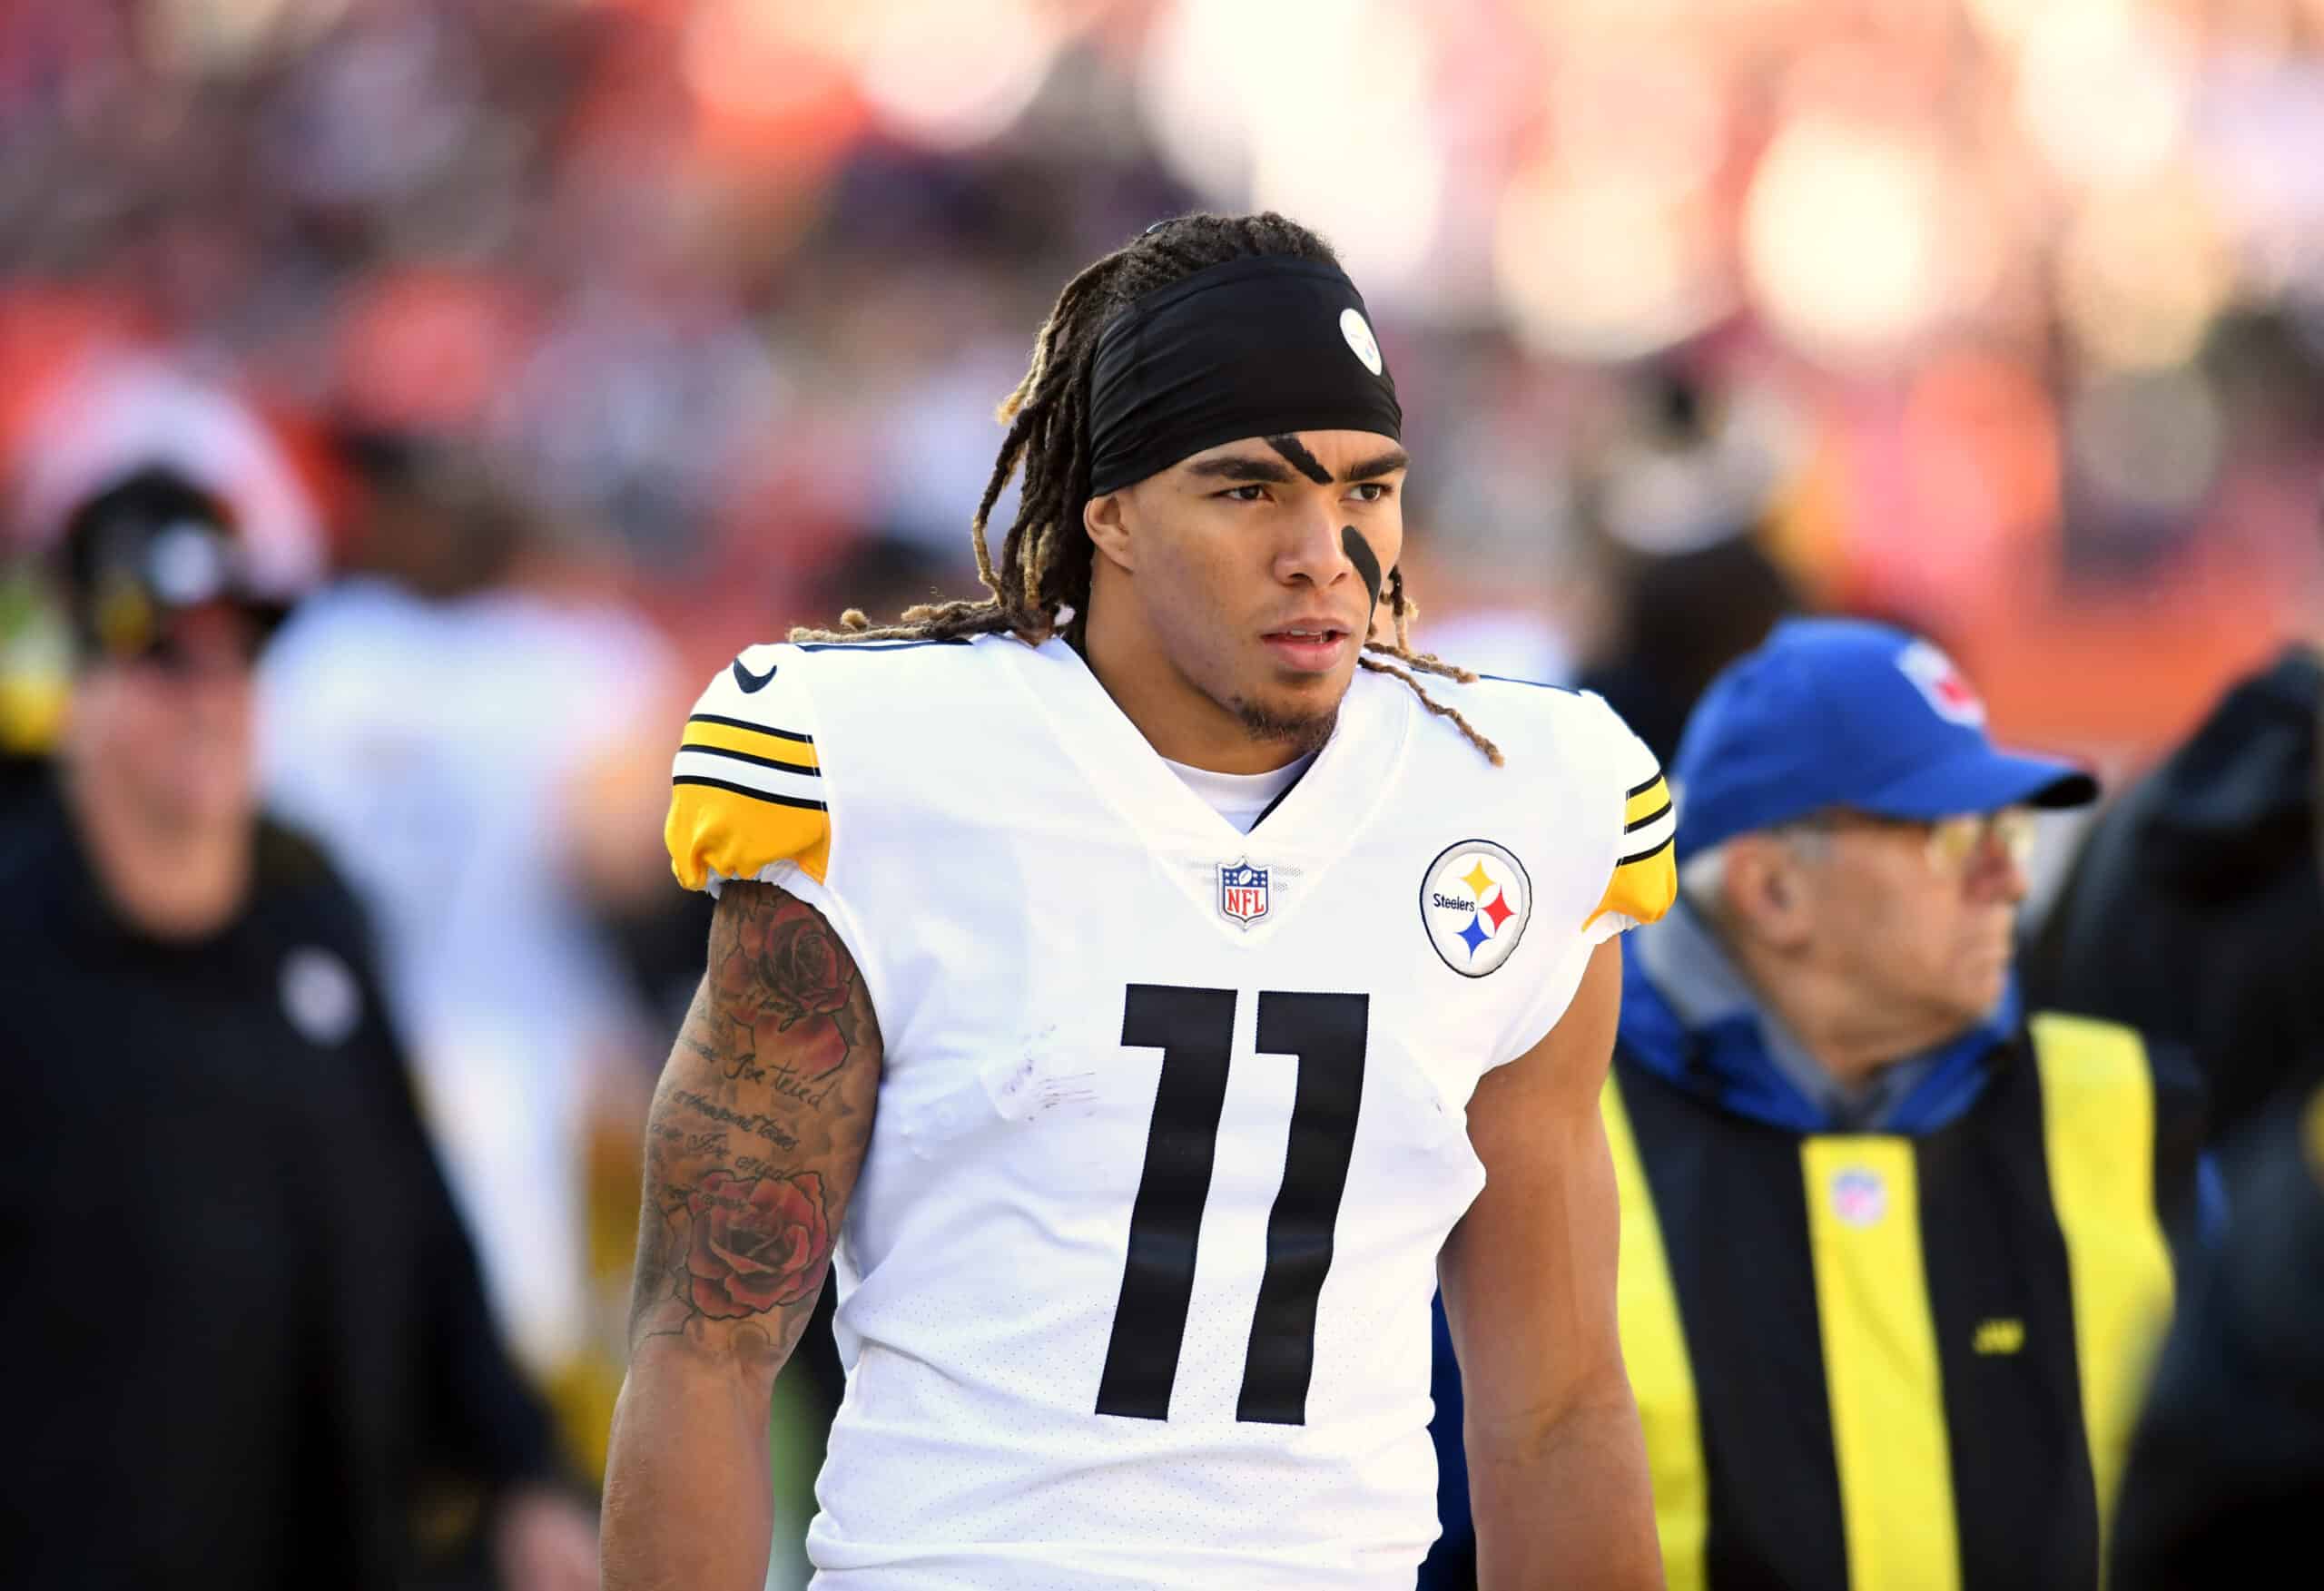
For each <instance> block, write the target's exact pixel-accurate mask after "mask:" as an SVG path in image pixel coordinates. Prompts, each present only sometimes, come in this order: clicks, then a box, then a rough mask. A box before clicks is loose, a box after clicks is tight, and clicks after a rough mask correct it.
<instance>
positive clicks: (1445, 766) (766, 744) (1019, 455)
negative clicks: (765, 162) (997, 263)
mask: <svg viewBox="0 0 2324 1591" xmlns="http://www.w3.org/2000/svg"><path fill="white" fill-rule="evenodd" d="M1001 417H1002V418H1003V419H1004V420H1005V421H1006V422H1007V426H1008V430H1007V435H1006V437H1005V439H1004V441H1003V442H1002V444H1001V447H1000V457H999V459H998V461H997V462H996V465H995V466H994V469H993V473H992V477H991V480H990V483H989V484H988V485H987V486H986V489H985V492H984V496H983V501H982V502H981V503H980V505H979V506H978V512H977V515H976V518H975V539H976V546H977V555H978V565H979V568H980V572H981V573H982V575H983V577H984V583H985V585H986V587H987V594H986V595H985V596H984V597H983V598H981V599H980V600H976V601H962V602H949V603H937V604H929V605H926V606H923V607H919V608H914V609H911V610H909V611H907V612H906V613H905V614H904V615H903V617H902V622H901V623H900V624H895V625H892V626H888V627H882V628H872V627H871V626H870V625H869V624H868V623H867V622H866V621H865V620H864V618H863V616H862V614H859V613H851V614H848V615H847V619H846V624H847V628H846V630H844V631H842V632H841V633H815V632H798V633H794V634H793V641H792V643H790V644H782V645H762V646H753V647H751V648H749V649H748V650H746V651H745V652H744V653H743V654H742V655H741V656H740V657H738V658H736V659H735V660H734V663H733V665H732V666H731V667H730V668H728V669H725V670H723V671H722V672H721V673H719V675H718V676H717V677H716V678H715V679H714V680H713V681H712V683H711V684H710V688H709V689H708V690H707V691H706V692H704V694H703V696H702V699H701V701H700V702H699V703H698V704H697V706H696V709H695V711H694V716H693V717H692V718H691V719H689V720H688V722H687V723H686V726H685V732H684V741H683V744H682V746H681V749H680V751H679V752H678V754H677V759H676V764H675V774H674V793H673V800H672V805H671V810H670V819H669V826H668V839H669V843H670V849H671V854H672V858H673V860H674V862H675V868H676V870H677V873H678V876H679V878H680V879H682V880H683V881H684V882H685V883H687V884H688V885H690V886H693V887H694V888H697V889H711V890H714V891H716V892H718V895H719V900H718V906H717V911H716V917H715V919H714V929H713V932H712V936H711V945H710V952H709V960H710V965H709V970H708V974H707V976H706V977H704V981H703V985H702V988H701V991H700V993H699V994H698V996H697V997H696V998H695V1000H694V1007H693V1010H692V1012H691V1013H690V1014H689V1016H687V1019H686V1022H685V1025H684V1031H683V1032H682V1033H681V1035H680V1036H679V1039H678V1043H677V1046H676V1047H675V1050H674V1051H673V1053H672V1056H671V1059H670V1063H669V1066H668V1068H667V1069H666V1071H665V1074H664V1075H663V1078H662V1081H661V1085H660V1088H659V1090H658V1092H657V1094H656V1095H655V1105H654V1112H653V1116H652V1120H651V1125H650V1126H649V1128H648V1139H647V1145H646V1149H647V1164H646V1172H645V1210H644V1213H643V1230H642V1241H641V1243H640V1248H639V1256H638V1267H637V1282H636V1293H635V1311H634V1320H633V1325H632V1355H633V1357H632V1360H631V1364H630V1370H629V1378H628V1381H627V1384H626V1386H625V1390H624V1391H623V1394H622V1399H621V1403H620V1407H619V1409H618V1412H617V1414H616V1417H615V1429H614V1447H613V1456H612V1464H611V1472H610V1477H609V1480H608V1485H607V1490H606V1529H605V1537H606V1584H607V1585H608V1586H612V1587H615V1588H617V1591H632V1588H637V1587H645V1586H654V1587H665V1586H685V1587H688V1588H690V1591H722V1588H732V1591H743V1587H756V1586H759V1585H760V1583H761V1580H762V1577H763V1574H764V1571H765V1566H766V1561H767V1553H768V1547H769V1530H770V1524H769V1516H770V1500H769V1495H768V1453H767V1422H768V1409H769V1399H770V1396H771V1390H772V1384H773V1380H774V1378H775V1375H776V1374H777V1372H778V1371H779V1370H781V1369H782V1367H783V1361H784V1360H785V1358H786V1357H787V1356H788V1355H789V1353H790V1352H791V1350H792V1348H793V1344H794V1342H795V1341H797V1338H798V1335H799V1333H800V1331H802V1330H803V1327H804V1324H805V1322H806V1321H807V1318H808V1314H809V1311H810V1310H811V1309H812V1306H813V1304H814V1302H815V1299H816V1295H817V1293H818V1292H819V1291H821V1289H822V1285H823V1277H824V1273H825V1271H826V1269H827V1268H829V1269H833V1270H835V1271H836V1272H837V1273H838V1277H839V1306H838V1316H837V1332H838V1336H839V1342H840V1350H841V1355H842V1360H844V1361H845V1363H846V1364H847V1366H848V1370H849V1379H848V1390H847V1394H846V1398H845V1400H844V1403H843V1405H842V1409H841V1410H840V1413H839V1416H838V1419H837V1421H836V1423H835V1425H834V1426H833V1428H832V1433H831V1443H830V1449H829V1456H828V1458H827V1460H826V1462H825V1464H824V1467H823V1470H822V1478H821V1480H820V1483H819V1485H818V1488H817V1498H818V1501H819V1503H820V1511H819V1513H818V1515H817V1517H816V1519H815V1521H814V1524H813V1526H812V1529H811V1531H810V1534H809V1541H808V1546H809V1551H810V1555H811V1556H812V1558H813V1560H814V1563H815V1565H816V1566H817V1569H818V1571H819V1572H818V1576H817V1579H816V1585H817V1586H823V1587H828V1588H830V1591H851V1588H855V1587H863V1588H871V1587H878V1588H879V1591H936V1588H938V1587H965V1586H1047V1587H1058V1588H1060V1591H1063V1588H1079V1587H1098V1586H1108V1587H1115V1586H1187V1587H1196V1586H1199V1587H1205V1588H1211V1587H1219V1586H1235V1587H1282V1588H1286V1591H1288V1588H1299V1591H1305V1588H1309V1587H1316V1588H1321V1587H1333V1588H1335V1591H1336V1588H1343V1587H1344V1588H1355V1587H1380V1588H1382V1591H1385V1588H1386V1587H1389V1586H1396V1587H1407V1586H1411V1585H1412V1583H1413V1572H1414V1567H1415V1566H1416V1565H1417V1563H1418V1562H1419V1560H1420V1557H1421V1556H1422V1553H1423V1551H1424V1549H1425V1548H1426V1547H1427V1546H1428V1544H1429V1542H1430V1540H1431V1539H1432V1538H1433V1537H1434V1535H1435V1533H1436V1519H1435V1511H1434V1508H1433V1502H1434V1483H1435V1476H1434V1465H1433V1458H1432V1454H1431V1450H1430V1446H1429V1439H1428V1431H1427V1427H1428V1420H1429V1414H1430V1401H1429V1395H1428V1381H1429V1341H1430V1307H1429V1306H1430V1300H1431V1297H1432V1295H1433V1292H1434V1291H1435V1290H1436V1288H1437V1286H1438V1283H1439V1281H1440V1278H1441V1281H1442V1284H1443V1290H1444V1293H1445V1298H1446V1301H1447V1305H1448V1309H1449V1311H1450V1315H1451V1318H1452V1321H1453V1322H1454V1329H1455V1332H1456V1335H1457V1339H1458V1346H1459V1350H1460V1359H1461V1362H1462V1370H1463V1372H1464V1374H1465V1375H1466V1377H1467V1379H1468V1386H1469V1389H1470V1391H1469V1402H1468V1407H1469V1409H1470V1410H1471V1412H1470V1415H1469V1420H1468V1431H1467V1436H1468V1446H1469V1453H1470V1458H1471V1462H1472V1490H1473V1494H1474V1498H1475V1506H1476V1514H1477V1518H1478V1527H1479V1529H1478V1534H1479V1537H1480V1559H1481V1564H1482V1576H1483V1579H1484V1581H1485V1583H1486V1584H1487V1585H1488V1586H1511V1587H1513V1586H1525V1587H1537V1586H1548V1585H1572V1586H1588V1587H1590V1591H1616V1588H1620V1587H1629V1586H1649V1585H1659V1583H1660V1579H1659V1565H1658V1562H1657V1556H1656V1547H1655V1537H1654V1522H1653V1517H1652V1509H1651V1506H1650V1502H1649V1495H1648V1484H1647V1471H1646V1461H1645V1455H1644V1452H1643V1449H1642V1445H1641V1442H1640V1434H1639V1424H1638V1415H1637V1410H1636V1407H1635V1405H1634V1403H1633V1400H1632V1398H1631V1395H1630V1386H1629V1382H1628V1380H1627V1379H1626V1377H1625V1375H1624V1372H1623V1368H1622V1361H1621V1355H1620V1346H1619V1343H1618V1341H1617V1339H1616V1330H1615V1297H1614V1271H1615V1247H1616V1233H1617V1218H1616V1210H1615V1201H1614V1191H1613V1180H1612V1176H1611V1173H1610V1167H1609V1162H1608V1155H1607V1146H1606V1140H1605V1137H1604V1135H1603V1132H1602V1129H1601V1127H1600V1117H1599V1110H1598V1098H1599V1090H1600V1085H1601V1083H1602V1082H1603V1080H1604V1077H1605V1074H1606V1067H1607V1060H1608V1055H1609V1051H1610V1046H1611V1044H1612V1038H1613V1032H1614V1022H1615V1015H1616V1008H1617V1003H1618V999H1619V994H1618V987H1619V952H1618V948H1616V947H1615V946H1613V945H1611V944H1610V943H1608V942H1607V941H1609V940H1610V938H1611V937H1612V936H1613V935H1614V934H1615V933H1616V932H1617V931H1618V930H1620V928H1624V927H1626V926H1629V925H1630V924H1633V923H1639V922H1645V921H1649V920H1651V919H1653V918H1656V917H1658V916H1659V915H1660V914H1661V912H1662V910H1663V909H1664V908H1665V907H1666V906H1667V905H1668V904H1669V900H1670V898H1671V895H1672V892H1673V889H1674V873H1673V869H1672V859H1671V850H1670V834H1671V827H1672V825H1671V819H1670V811H1669V807H1670V803H1669V797H1668V795H1667V793H1666V791H1665V789H1664V786H1663V783H1662V780H1661V777H1660V773H1659V770H1658V769H1657V768H1656V766H1655V765H1654V761H1653V759H1652V757H1651V755H1650V754H1649V752H1648V751H1646V749H1645V748H1644V746H1643V745H1641V744H1640V742H1639V741H1638V740H1637V739H1636V738H1635V737H1634V736H1632V735H1631V734H1630V732H1629V731H1628V730H1627V729H1626V728H1625V727H1624V726H1623V725H1622V723H1621V722H1620V720H1619V719H1617V718H1616V717H1615V715H1614V714H1613V713H1612V712H1611V711H1610V710H1609V709H1608V708H1607V707H1606V706H1605V705H1604V704H1603V703H1602V702H1600V701H1599V700H1598V699H1597V698H1595V697H1590V696H1583V695H1576V694H1572V693H1570V692H1561V691H1556V690H1548V689H1541V688H1539V687H1534V686H1529V685H1524V684H1519V683H1507V682H1500V681H1492V680H1478V679H1476V678H1475V677H1474V676H1472V675H1469V674H1466V673H1462V671H1459V670H1456V669H1453V668H1451V667H1449V666H1448V665H1445V664H1443V663H1438V662H1436V661H1435V660H1434V659H1433V658H1428V657H1423V656H1419V655H1416V654H1415V653H1413V651H1412V649H1411V646H1410V643H1409V641H1408V640H1407V628H1406V626H1407V621H1408V620H1409V617H1410V614H1411V608H1410V604H1408V602H1407V601H1406V599H1405V594H1404V588H1403V576H1402V575H1401V574H1400V573H1399V571H1398V568H1397V560H1398V556H1399V554H1400V552H1401V549H1402V546H1403V508H1402V501H1401V499H1402V491H1403V480H1404V474H1405V467H1406V464H1407V459H1406V457H1405V453H1404V449H1403V446H1402V445H1401V442H1400V440H1399V437H1400V433H1401V430H1402V425H1403V416H1402V411H1401V409H1400V408H1399V406H1398V402H1397V398H1396V390H1395V386H1394V383H1393V380H1392V379H1391V378H1390V377H1389V374H1388V371H1387V368H1386V366H1385V364H1384V359H1383V357H1382V354H1381V350H1380V347H1379V344H1378V342H1377V341H1376V340H1375V339H1374V335H1373V330H1372V328H1371V325H1370V323H1369V321H1368V319H1366V316H1365V313H1364V303H1363V300H1361V298H1359V297H1358V295H1357V293H1356V291H1355V289H1354V286H1353V285H1352V284H1351V283H1350V282H1349V280H1348V279H1347V278H1346V276H1345V275H1344V274H1343V273H1342V271H1341V270H1340V269H1339V267H1338V265H1337V263H1336V262H1335V260H1334V257H1333V254H1332V251H1331V250H1330V249H1329V248H1328V247H1327V246H1326V245H1325V244H1324V242H1323V241H1321V240H1319V239H1317V238H1316V237H1315V235H1314V234H1313V233H1311V232H1309V231H1305V229H1303V228H1301V227H1298V226H1296V225H1295V224H1293V223H1292V222H1290V221H1285V220H1284V219H1283V218H1281V217H1279V216H1275V215H1272V214H1263V215H1255V216H1245V217H1236V218H1223V217H1217V216H1206V215H1196V216H1188V217H1185V218H1181V219H1179V220H1176V221H1167V222H1164V223H1162V224H1160V225H1158V226H1157V227H1155V228H1153V229H1150V230H1149V231H1147V233H1146V234H1145V235H1143V236H1141V237H1139V238H1138V239H1137V240H1136V241H1133V242H1131V243H1130V244H1129V245H1128V247H1126V248H1124V249H1122V250H1119V251H1118V252H1116V253H1113V254H1111V255H1108V257H1106V258H1105V259H1103V260H1099V261H1098V262H1097V263H1096V264H1095V265H1093V266H1091V267H1089V268H1088V270H1084V271H1083V272H1082V273H1081V274H1080V275H1078V276H1077V277H1076V278H1074V280H1072V281H1071V282H1070V283H1068V285H1067V287H1066V289H1065V290H1064V292H1063V293H1062V294H1061V295H1060V297H1059V300H1058V301H1057V305H1056V307H1055V309H1054V310H1053V311H1052V312H1051V314H1050V316H1049V321H1048V323H1047V324H1046V325H1045V326H1044V327H1043V328H1042V329H1041V332H1040V335H1039V341H1038V343H1037V345H1036V347H1035V349H1034V353H1033V358H1032V365H1031V368H1030V369H1029V371H1028V373H1027V375H1026V377H1025V379H1024V381H1023V383H1022V384H1021V385H1020V386H1019V388H1017V390H1016V392H1015V393H1013V394H1012V395H1011V396H1010V397H1009V399H1008V401H1007V402H1006V404H1004V405H1003V407H1002V409H1001ZM1019 471H1021V472H1022V477H1023V490H1022V495H1021V499H1020V506H1019V509H1018V513H1017V516H1016V520H1015V522H1014V523H1013V524H1012V525H1010V526H1009V530H1008V534H1007V537H1006V539H1005V541H1004V542H1003V544H1002V547H1001V554H1000V558H999V560H998V561H997V562H996V561H995V560H994V559H993V558H992V557H991V556H990V553H989V551H988V548H987V542H986V535H985V521H986V517H987V516H989V515H990V513H991V511H992V508H993V506H994V504H995V503H996V502H997V501H998V500H999V497H1000V492H1001V490H1002V488H1003V486H1005V485H1006V484H1007V482H1008V481H1009V478H1010V476H1012V475H1014V474H1017V473H1018V472H1019ZM1381 604H1385V606H1386V610H1387V611H1386V612H1385V613H1384V614H1380V613H1376V611H1375V610H1376V609H1377V608H1378V607H1379V606H1380V605H1381ZM1421 673H1426V674H1429V675H1432V676H1438V677H1440V678H1441V679H1442V680H1443V683H1441V684H1439V683H1433V682H1432V683H1430V685H1429V686H1428V687H1427V688H1426V689H1423V685H1422V683H1421V682H1420V680H1419V679H1418V677H1417V676H1418V675H1419V674H1421ZM1488 736H1490V737H1491V738H1488Z"/></svg>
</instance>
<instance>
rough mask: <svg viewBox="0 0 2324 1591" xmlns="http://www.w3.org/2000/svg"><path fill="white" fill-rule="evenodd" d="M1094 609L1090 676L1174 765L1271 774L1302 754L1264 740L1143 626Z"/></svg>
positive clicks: (1086, 633) (1087, 632) (1085, 636)
mask: <svg viewBox="0 0 2324 1591" xmlns="http://www.w3.org/2000/svg"><path fill="white" fill-rule="evenodd" d="M1109 617H1110V615H1109V614H1108V613H1107V611H1106V610H1105V609H1103V608H1101V607H1099V606H1098V604H1095V603H1093V604H1091V612H1090V614H1089V622H1088V624H1087V625H1086V626H1084V628H1083V631H1082V636H1081V644H1080V647H1079V651H1080V653H1081V658H1082V661H1083V662H1085V663H1088V665H1089V672H1090V673H1092V674H1094V675H1096V676H1097V680H1098V684H1100V685H1102V686H1104V687H1105V691H1106V694H1107V695H1108V696H1110V697H1112V698H1113V699H1114V705H1115V706H1116V707H1118V708H1119V709H1121V713H1122V716H1123V717H1124V718H1127V719H1128V720H1129V721H1130V722H1131V723H1132V724H1133V725H1135V726H1136V727H1137V732H1138V733H1140V734H1142V735H1144V736H1145V737H1146V740H1147V744H1148V745H1150V746H1152V747H1153V748H1154V749H1155V750H1156V751H1158V752H1160V753H1161V754H1162V755H1163V756H1164V757H1166V758H1167V759H1168V760H1169V761H1173V762H1183V763H1185V764H1186V765H1187V767H1189V768H1199V769H1202V770H1204V771H1207V772H1211V773H1270V772H1273V771H1275V769H1278V768H1281V767H1284V766H1285V765H1286V764H1287V763H1290V762H1293V761H1296V760H1297V759H1298V758H1299V757H1300V756H1301V755H1303V754H1304V751H1305V750H1306V748H1302V747H1301V746H1299V745H1296V744H1295V743H1294V742H1292V741H1278V740H1260V739H1257V738H1256V737H1255V736H1253V734H1252V733H1251V731H1250V729H1249V727H1248V726H1247V725H1246V724H1245V723H1244V722H1243V721H1242V719H1240V718H1239V717H1237V716H1236V714H1235V713H1233V712H1229V711H1227V710H1226V708H1224V707H1222V706H1220V705H1219V704H1218V703H1217V702H1215V701H1213V700H1211V698H1210V696H1209V695H1208V694H1207V693H1206V692H1204V691H1203V690H1202V689H1201V688H1200V687H1199V686H1197V685H1196V684H1195V683H1194V682H1193V681H1191V680H1189V679H1187V677H1186V676H1185V675H1184V674H1183V673H1179V672H1178V670H1177V668H1176V667H1175V666H1173V665H1172V664H1171V663H1169V662H1168V660H1167V658H1166V657H1165V656H1164V655H1163V653H1162V649H1161V647H1160V646H1159V644H1158V643H1157V642H1156V640H1155V639H1154V637H1153V636H1152V635H1151V634H1150V633H1147V631H1146V630H1145V629H1144V628H1143V627H1141V626H1139V625H1137V624H1133V623H1126V622H1123V621H1120V620H1118V619H1117V620H1114V621H1113V622H1111V623H1109V622H1108V619H1109Z"/></svg>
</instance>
